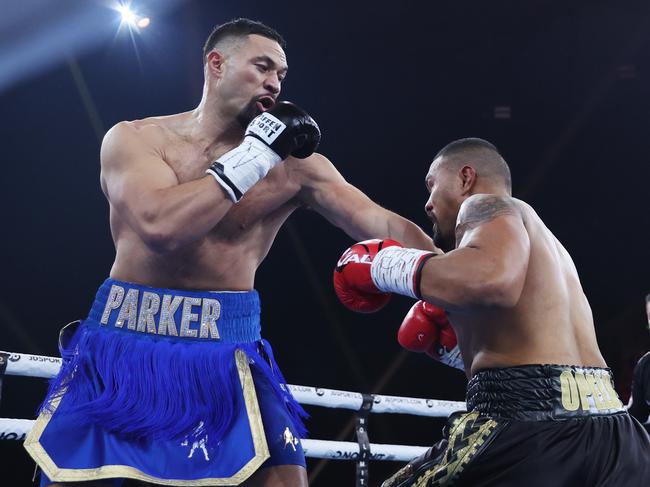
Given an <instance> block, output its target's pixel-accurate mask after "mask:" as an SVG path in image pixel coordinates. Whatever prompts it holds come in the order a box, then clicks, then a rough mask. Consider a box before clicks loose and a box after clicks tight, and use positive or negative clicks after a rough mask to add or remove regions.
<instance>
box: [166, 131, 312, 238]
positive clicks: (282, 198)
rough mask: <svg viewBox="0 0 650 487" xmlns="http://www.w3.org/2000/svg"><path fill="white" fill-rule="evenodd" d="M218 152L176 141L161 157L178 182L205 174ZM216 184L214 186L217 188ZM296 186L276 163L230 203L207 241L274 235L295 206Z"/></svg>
mask: <svg viewBox="0 0 650 487" xmlns="http://www.w3.org/2000/svg"><path fill="white" fill-rule="evenodd" d="M225 151H226V150H225V149H224V151H221V152H223V153H225ZM221 155H222V154H220V153H217V154H210V155H208V154H205V153H202V152H201V151H199V150H197V149H196V148H194V147H192V145H190V144H187V143H178V144H172V145H170V146H169V147H168V148H167V150H166V151H165V154H164V157H165V160H166V162H167V163H168V164H169V166H170V167H171V168H172V170H173V171H174V173H175V174H176V177H177V178H178V181H179V183H181V184H182V183H186V182H188V181H193V180H196V179H200V178H203V177H206V173H205V170H206V169H207V168H208V167H209V166H210V164H212V162H213V161H214V160H215V159H216V158H218V157H220V156H221ZM208 177H209V176H208ZM216 184H217V183H216V182H215V188H216V189H219V188H218V187H217V186H216ZM299 189H300V188H299V186H298V185H296V184H294V183H292V181H291V177H290V174H289V171H288V169H287V168H286V167H285V166H284V164H282V163H281V164H279V165H278V166H277V167H275V168H274V169H272V170H271V171H270V172H269V174H267V176H266V177H264V178H263V179H261V180H260V181H259V182H258V183H257V184H256V185H255V186H253V187H252V188H251V189H250V190H249V191H248V192H247V193H246V194H245V195H244V197H243V198H242V199H241V200H240V201H239V202H238V203H236V204H234V205H233V206H232V208H231V209H230V210H229V211H228V213H227V214H226V216H225V217H224V218H223V219H222V220H221V221H220V222H219V223H218V224H217V225H215V227H214V228H213V230H212V231H211V232H210V234H209V235H208V240H209V241H231V240H238V239H240V238H243V237H245V236H246V235H248V234H250V233H254V234H255V237H254V238H256V239H260V238H261V240H266V239H265V238H263V237H264V236H265V235H266V234H268V236H274V235H275V234H276V233H277V230H278V229H279V226H281V224H282V223H283V222H284V221H285V220H286V218H287V217H288V216H289V215H290V214H291V212H293V211H294V210H295V209H296V208H297V207H298V206H299V204H298V202H297V200H296V198H295V197H296V195H297V193H298V190H299Z"/></svg>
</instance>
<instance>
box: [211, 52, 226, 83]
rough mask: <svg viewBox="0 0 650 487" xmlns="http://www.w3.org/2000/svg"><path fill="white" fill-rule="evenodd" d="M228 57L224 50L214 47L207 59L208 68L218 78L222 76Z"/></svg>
mask: <svg viewBox="0 0 650 487" xmlns="http://www.w3.org/2000/svg"><path fill="white" fill-rule="evenodd" d="M225 61H226V57H225V56H224V55H223V53H222V52H220V51H217V50H216V49H213V50H212V51H210V52H209V53H208V58H207V61H206V66H207V68H208V73H210V74H211V75H212V76H214V77H216V78H221V77H222V76H223V72H224V69H225Z"/></svg>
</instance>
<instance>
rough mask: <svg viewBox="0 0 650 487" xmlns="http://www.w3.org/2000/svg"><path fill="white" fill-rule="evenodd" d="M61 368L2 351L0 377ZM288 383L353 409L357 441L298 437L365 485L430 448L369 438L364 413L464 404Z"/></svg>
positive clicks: (428, 412) (10, 432) (50, 360)
mask: <svg viewBox="0 0 650 487" xmlns="http://www.w3.org/2000/svg"><path fill="white" fill-rule="evenodd" d="M60 367H61V359H60V358H57V357H46V356H42V355H29V354H22V353H11V352H2V351H0V381H1V378H2V376H4V375H14V376H22V377H40V378H44V379H50V378H52V377H54V376H55V375H56V374H57V372H58V371H59V368H60ZM0 384H1V382H0ZM0 387H1V386H0ZM288 387H289V390H290V391H291V392H292V394H293V395H294V397H295V398H296V400H297V401H298V402H299V403H301V404H306V405H310V406H320V407H327V408H340V409H349V410H352V411H356V413H357V426H356V434H357V442H356V443H355V442H347V441H330V440H315V439H304V440H302V441H301V442H302V446H303V449H304V450H305V455H306V456H307V457H310V458H327V459H332V460H354V461H356V462H357V485H358V486H365V485H367V479H368V465H367V464H368V461H369V460H384V461H408V460H411V459H412V458H414V457H416V456H418V455H421V454H422V453H424V452H425V451H426V450H427V449H428V447H425V446H410V445H386V444H378V443H370V442H369V440H368V429H367V422H366V421H367V415H368V413H396V414H410V415H416V416H429V417H438V418H440V417H447V416H449V415H450V414H451V413H452V412H454V411H458V410H464V409H465V403H464V402H456V401H442V400H438V399H422V398H415V397H399V396H384V395H379V394H361V393H358V392H350V391H340V390H336V389H324V388H320V387H311V386H300V385H291V384H288ZM33 423H34V420H29V419H12V418H0V440H23V439H24V438H25V436H26V435H27V433H28V432H29V430H30V429H31V427H32V425H33Z"/></svg>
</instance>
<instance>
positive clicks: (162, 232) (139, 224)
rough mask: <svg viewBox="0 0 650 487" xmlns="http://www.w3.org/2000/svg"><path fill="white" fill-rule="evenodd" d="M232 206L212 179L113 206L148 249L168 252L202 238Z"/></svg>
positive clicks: (152, 192)
mask: <svg viewBox="0 0 650 487" xmlns="http://www.w3.org/2000/svg"><path fill="white" fill-rule="evenodd" d="M232 206H233V203H232V201H231V200H230V199H229V198H228V196H227V195H226V193H225V192H224V191H223V189H222V188H221V187H220V186H219V185H218V184H217V183H216V181H215V180H214V178H213V177H211V176H205V177H203V178H201V179H197V180H194V181H190V182H187V183H184V184H180V185H177V186H172V187H170V188H164V189H159V190H153V191H148V192H145V193H143V194H141V195H139V196H138V197H135V198H131V199H130V200H129V205H128V206H127V205H124V204H123V205H119V204H118V205H116V207H117V210H118V211H119V212H120V213H121V214H122V215H124V216H125V217H126V220H127V222H128V223H129V225H130V226H131V227H132V228H133V229H134V230H135V232H136V233H137V234H138V235H139V236H140V238H141V239H142V240H143V242H145V244H147V245H148V246H149V247H150V248H151V249H153V250H155V251H159V252H169V251H173V250H176V249H178V248H180V247H182V246H184V245H187V244H189V243H191V242H194V241H196V240H198V239H200V238H202V237H204V236H205V235H206V234H207V233H208V232H209V231H210V230H212V229H213V228H214V226H215V225H216V224H217V223H219V221H220V220H221V219H222V218H223V216H224V215H225V214H226V213H227V212H228V210H230V208H232Z"/></svg>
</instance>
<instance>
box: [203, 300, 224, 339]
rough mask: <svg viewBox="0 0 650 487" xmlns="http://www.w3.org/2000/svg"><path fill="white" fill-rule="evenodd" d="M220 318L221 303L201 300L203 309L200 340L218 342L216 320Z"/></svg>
mask: <svg viewBox="0 0 650 487" xmlns="http://www.w3.org/2000/svg"><path fill="white" fill-rule="evenodd" d="M219 316H221V303H220V302H219V301H217V300H216V299H209V298H203V309H201V329H200V330H201V331H200V332H199V337H200V338H208V335H210V338H213V339H215V340H218V339H219V338H220V337H219V330H217V320H218V319H219Z"/></svg>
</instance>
